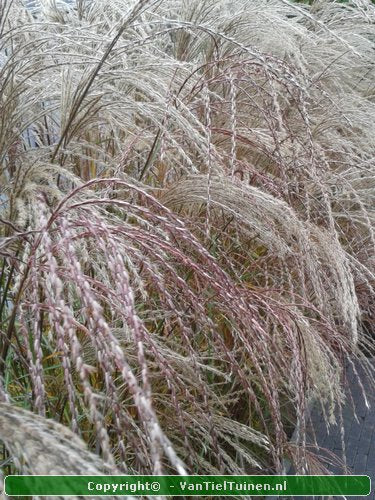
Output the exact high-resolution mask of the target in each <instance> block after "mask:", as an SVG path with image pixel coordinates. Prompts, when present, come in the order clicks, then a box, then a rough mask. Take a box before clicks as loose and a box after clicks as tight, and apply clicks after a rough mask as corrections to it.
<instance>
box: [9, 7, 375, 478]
mask: <svg viewBox="0 0 375 500" xmlns="http://www.w3.org/2000/svg"><path fill="white" fill-rule="evenodd" d="M0 9H1V10H0V30H1V40H0V55H1V60H0V61H1V62H0V78H1V88H0V106H1V114H0V127H1V133H0V158H1V172H0V179H1V191H0V200H1V209H0V213H1V224H2V225H1V236H2V241H1V246H0V252H1V259H2V267H1V277H0V287H1V293H2V298H1V337H0V375H1V381H2V383H1V394H2V396H1V397H2V400H3V402H2V403H1V405H2V406H1V408H0V413H1V415H0V418H1V419H2V421H3V420H4V427H3V428H4V429H5V430H4V431H0V438H1V439H2V440H3V442H4V445H5V448H4V460H6V458H7V457H8V454H9V453H10V454H11V457H13V458H11V459H10V462H8V463H10V464H11V465H8V467H11V468H13V469H12V470H29V469H28V464H30V463H31V462H32V461H33V453H34V452H33V447H32V446H31V447H27V448H26V449H25V451H24V452H23V453H24V455H22V456H20V453H19V448H18V446H17V442H18V441H17V439H18V438H19V437H20V436H19V435H18V434H17V436H15V437H14V441H13V440H12V439H10V438H9V429H8V424H9V422H10V421H11V420H12V419H15V420H17V422H19V427H18V431H17V432H18V433H22V432H25V433H26V432H27V430H24V429H27V425H28V424H29V423H30V422H34V423H33V424H32V425H33V426H34V427H33V428H35V432H36V433H40V435H42V436H45V434H44V433H45V432H47V431H46V430H45V429H47V428H48V426H50V427H51V428H54V426H58V425H59V424H58V423H60V424H62V425H63V426H65V427H70V428H71V429H72V431H73V432H74V433H75V434H78V435H79V436H81V438H82V439H83V440H84V441H85V442H86V444H87V446H88V447H89V449H90V450H91V451H90V452H89V451H87V450H86V449H85V448H84V447H83V444H82V443H81V441H80V444H79V445H78V444H77V450H78V448H80V446H82V450H85V451H82V452H81V453H82V454H83V455H84V456H85V457H87V462H88V463H89V462H90V461H91V462H90V463H91V464H92V465H91V466H92V467H97V468H99V469H100V467H105V468H106V469H105V470H112V471H114V470H116V471H120V472H127V473H131V474H142V473H146V474H160V473H163V472H164V473H178V474H184V473H186V472H190V473H199V474H204V473H207V474H217V473H225V474H241V473H242V474H243V473H257V472H280V471H281V470H282V464H283V458H285V457H288V458H289V459H291V460H292V462H293V463H294V465H295V467H296V470H297V471H299V472H306V471H309V472H314V471H315V472H316V471H319V470H322V467H323V465H322V464H320V465H319V462H317V461H316V456H315V453H314V451H312V450H311V448H310V447H308V446H307V445H306V425H307V423H308V419H309V417H308V412H307V406H308V403H309V401H310V400H311V399H312V398H314V399H317V400H319V401H320V402H321V403H322V405H324V407H325V408H326V410H327V411H326V418H327V423H328V425H330V424H332V423H333V422H334V420H335V415H337V412H339V413H340V409H341V406H342V405H343V403H344V400H345V397H344V391H343V387H344V366H345V363H348V362H349V363H351V362H352V361H353V359H355V358H356V357H362V358H363V362H364V363H365V358H364V356H363V354H362V351H361V349H360V348H362V350H366V349H367V350H369V349H370V351H371V349H373V348H372V346H371V343H369V342H368V339H367V337H366V335H364V334H363V325H365V329H366V331H367V332H370V331H371V328H372V324H373V318H374V311H375V310H374V265H373V264H374V256H373V248H374V210H373V203H374V187H375V181H374V164H373V150H374V137H375V134H374V122H373V116H374V111H375V109H374V86H373V82H374V57H373V54H374V48H375V46H374V40H375V37H374V35H375V31H374V22H375V7H374V6H373V5H372V4H371V3H370V2H367V3H366V2H363V1H362V2H359V1H358V2H349V3H347V4H341V3H339V2H314V3H313V5H312V6H307V5H295V4H292V3H290V2H288V1H287V0H270V1H267V2H264V1H257V0H252V1H251V2H248V1H246V2H245V1H242V0H235V1H233V0H231V1H230V2H228V1H227V0H220V1H216V0H215V1H211V0H204V1H202V0H200V1H199V2H198V1H192V2H188V3H187V2H185V1H183V0H178V1H176V0H173V1H172V0H170V1H169V0H164V1H158V2H155V1H151V0H148V1H147V0H141V1H139V2H128V1H125V0H100V1H99V0H93V1H92V2H88V1H83V0H82V1H77V2H76V4H75V6H72V5H65V6H64V5H61V4H58V3H57V2H40V3H39V2H35V5H34V8H33V9H30V8H26V7H25V6H24V5H23V3H22V2H21V1H20V0H14V1H11V0H5V2H4V1H3V2H2V7H1V8H0ZM370 354H371V352H370ZM366 366H367V365H366ZM367 370H368V374H369V377H372V373H371V371H370V365H368V366H367ZM33 415H34V416H33ZM54 421H55V422H57V423H54ZM294 427H295V428H296V436H297V442H296V443H294V444H293V445H292V444H290V442H289V437H290V430H291V429H292V428H294ZM59 428H61V427H60V426H59ZM66 432H68V430H66ZM38 436H39V434H38ZM21 438H22V436H21V437H20V439H21ZM36 439H37V440H39V441H40V442H41V443H43V442H44V441H43V439H44V438H43V439H42V438H41V437H40V436H39V437H37V438H36ZM51 439H52V437H51ZM74 439H78V438H74ZM77 443H78V441H77ZM80 449H81V448H80ZM5 450H7V451H5ZM71 453H72V457H71V460H72V463H75V457H74V456H73V455H74V453H73V451H72V452H71ZM77 453H78V452H77ZM25 454H26V455H25ZM78 455H79V453H78ZM97 455H101V457H102V460H103V464H104V465H103V464H101V465H100V464H99V465H98V463H97V462H98V460H99V458H98V457H97ZM90 457H91V458H90ZM12 460H13V462H12ZM51 460H52V459H51ZM55 460H56V458H55ZM85 460H86V458H85ZM87 467H88V466H87ZM99 469H98V470H99ZM100 470H103V468H102V469H100ZM32 472H33V473H42V472H41V471H40V469H38V468H36V469H32Z"/></svg>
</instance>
